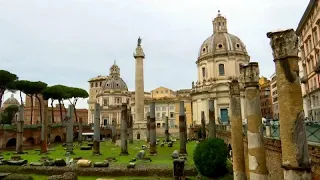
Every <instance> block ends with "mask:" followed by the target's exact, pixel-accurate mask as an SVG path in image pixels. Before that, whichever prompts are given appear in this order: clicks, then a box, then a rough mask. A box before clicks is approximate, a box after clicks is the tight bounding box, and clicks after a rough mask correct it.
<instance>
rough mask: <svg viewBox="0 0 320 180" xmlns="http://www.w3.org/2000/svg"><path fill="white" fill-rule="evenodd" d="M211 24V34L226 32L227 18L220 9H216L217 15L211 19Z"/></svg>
mask: <svg viewBox="0 0 320 180" xmlns="http://www.w3.org/2000/svg"><path fill="white" fill-rule="evenodd" d="M212 25H213V34H215V33H219V32H220V33H227V32H228V26H227V19H226V18H225V17H223V16H222V15H221V14H220V10H218V15H217V17H216V18H214V19H213V21H212Z"/></svg>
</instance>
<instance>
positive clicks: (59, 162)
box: [54, 159, 67, 166]
mask: <svg viewBox="0 0 320 180" xmlns="http://www.w3.org/2000/svg"><path fill="white" fill-rule="evenodd" d="M54 165H56V166H66V165H67V163H66V161H65V160H64V159H56V160H55V161H54Z"/></svg>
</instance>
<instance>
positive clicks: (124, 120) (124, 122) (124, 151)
mask: <svg viewBox="0 0 320 180" xmlns="http://www.w3.org/2000/svg"><path fill="white" fill-rule="evenodd" d="M127 115H128V114H127V104H125V103H123V104H122V108H121V134H120V138H121V153H120V156H128V155H129V153H128V141H127V136H128V117H127Z"/></svg>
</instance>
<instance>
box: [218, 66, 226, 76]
mask: <svg viewBox="0 0 320 180" xmlns="http://www.w3.org/2000/svg"><path fill="white" fill-rule="evenodd" d="M224 73H225V72H224V64H219V75H220V76H224Z"/></svg>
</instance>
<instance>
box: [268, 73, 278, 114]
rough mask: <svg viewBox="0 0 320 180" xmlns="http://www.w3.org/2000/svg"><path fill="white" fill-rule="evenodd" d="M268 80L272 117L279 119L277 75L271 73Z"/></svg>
mask: <svg viewBox="0 0 320 180" xmlns="http://www.w3.org/2000/svg"><path fill="white" fill-rule="evenodd" d="M270 79H271V81H270V94H271V99H272V100H271V102H272V111H273V116H272V118H273V119H279V106H278V91H277V77H276V73H274V74H272V76H271V78H270Z"/></svg>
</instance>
